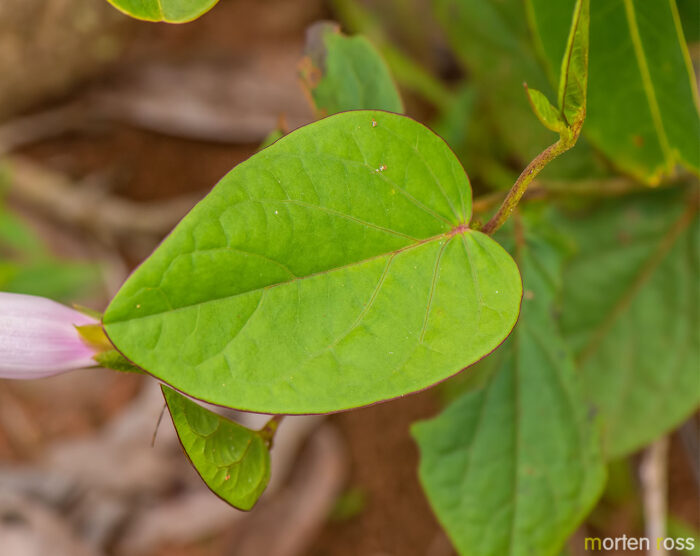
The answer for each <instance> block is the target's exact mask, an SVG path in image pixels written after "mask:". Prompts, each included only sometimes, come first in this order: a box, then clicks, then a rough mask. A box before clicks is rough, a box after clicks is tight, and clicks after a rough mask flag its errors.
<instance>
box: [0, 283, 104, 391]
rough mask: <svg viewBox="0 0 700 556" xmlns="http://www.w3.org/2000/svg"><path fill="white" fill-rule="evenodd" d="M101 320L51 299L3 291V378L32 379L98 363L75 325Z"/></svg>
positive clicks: (0, 312) (0, 303)
mask: <svg viewBox="0 0 700 556" xmlns="http://www.w3.org/2000/svg"><path fill="white" fill-rule="evenodd" d="M98 324H99V323H98V322H97V321H96V320H95V319H93V318H91V317H88V316H86V315H84V314H82V313H80V312H78V311H75V310H73V309H70V308H68V307H66V306H64V305H61V304H60V303H56V302H55V301H52V300H50V299H46V298H43V297H37V296H33V295H22V294H14V293H5V292H0V378H14V379H33V378H42V377H46V376H52V375H55V374H59V373H63V372H66V371H71V370H73V369H78V368H82V367H93V366H95V365H96V362H95V360H94V359H93V356H94V355H95V353H96V351H97V350H96V348H95V347H91V346H90V345H89V344H88V343H87V342H85V341H84V340H83V339H82V338H81V335H80V333H79V332H78V330H77V329H76V326H85V325H98Z"/></svg>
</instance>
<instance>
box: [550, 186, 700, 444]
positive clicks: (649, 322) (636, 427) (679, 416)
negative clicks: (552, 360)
mask: <svg viewBox="0 0 700 556" xmlns="http://www.w3.org/2000/svg"><path fill="white" fill-rule="evenodd" d="M682 198H683V197H682V192H679V191H664V192H658V193H654V194H648V195H643V196H639V197H637V198H633V200H630V199H625V200H621V201H618V202H609V203H605V204H604V205H603V206H602V207H601V208H599V209H597V210H596V211H594V212H591V213H590V214H589V213H585V214H582V215H580V218H576V219H573V220H572V219H571V218H570V217H569V218H567V219H565V220H562V222H561V223H560V228H561V229H562V232H563V233H568V234H570V235H571V237H572V238H573V240H574V241H575V242H576V245H577V247H578V253H577V255H576V256H575V257H574V259H573V260H572V261H571V263H570V264H569V265H568V267H567V271H566V274H565V278H566V281H565V284H566V285H565V288H564V295H563V315H562V328H563V331H564V333H565V334H566V336H567V338H568V339H569V341H570V344H571V346H572V347H573V349H574V350H575V353H576V354H577V357H578V360H579V364H580V367H581V373H582V377H583V379H584V382H585V386H586V390H587V393H588V395H589V397H590V398H591V400H592V402H593V403H594V404H595V405H596V406H597V408H598V410H599V411H600V412H601V413H602V415H603V421H604V423H605V437H606V447H607V455H608V456H609V457H611V458H614V457H621V456H624V455H626V454H629V453H631V452H633V451H634V450H636V449H638V448H640V447H642V446H643V445H645V444H647V443H648V442H650V441H652V440H653V439H655V438H657V437H658V436H660V435H662V434H663V433H665V432H667V431H669V430H671V429H673V428H674V427H676V426H677V425H679V424H680V423H681V422H682V421H683V420H684V419H686V418H687V417H688V415H689V414H691V413H692V411H693V410H694V409H696V408H697V407H698V404H700V379H699V378H698V368H700V338H699V337H698V334H697V331H698V328H699V326H700V315H699V311H698V307H699V306H700V292H699V291H698V267H699V263H698V259H699V257H700V229H699V223H698V218H697V214H696V213H695V214H694V213H693V210H692V204H691V205H690V206H685V204H684V203H683V202H682ZM690 203H695V201H690Z"/></svg>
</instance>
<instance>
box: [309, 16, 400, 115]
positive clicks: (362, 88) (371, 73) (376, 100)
mask: <svg viewBox="0 0 700 556" xmlns="http://www.w3.org/2000/svg"><path fill="white" fill-rule="evenodd" d="M307 37H308V38H307V44H306V55H307V57H306V58H305V60H304V63H303V64H302V66H301V75H302V79H303V81H304V83H305V86H306V87H307V90H308V92H309V94H310V95H311V98H312V100H313V104H314V106H315V107H316V111H317V112H318V114H319V115H321V116H328V115H330V114H336V113H337V112H342V111H344V110H357V109H376V110H388V111H389V112H399V113H400V112H403V103H402V102H401V97H400V96H399V92H398V91H397V89H396V85H395V84H394V81H393V79H392V78H391V75H390V73H389V68H388V67H387V65H386V63H385V62H384V60H383V59H382V57H381V56H380V55H379V53H378V52H377V51H376V50H375V48H374V47H373V46H372V44H371V43H370V42H369V41H368V40H367V39H366V38H365V37H363V36H361V35H358V36H355V37H346V36H345V35H343V34H342V33H340V31H339V29H338V26H337V25H335V24H332V23H325V22H324V23H317V24H316V25H314V26H312V27H311V28H310V29H309V31H308V33H307Z"/></svg>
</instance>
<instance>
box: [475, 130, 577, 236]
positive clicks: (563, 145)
mask: <svg viewBox="0 0 700 556" xmlns="http://www.w3.org/2000/svg"><path fill="white" fill-rule="evenodd" d="M575 143H576V139H574V140H573V141H572V140H571V139H568V140H566V139H564V138H561V139H559V140H558V141H557V142H556V143H554V144H552V145H550V146H549V147H547V148H546V149H545V150H543V151H542V152H541V153H540V154H538V155H537V156H536V157H535V158H534V159H532V162H530V164H528V165H527V167H526V168H525V169H524V170H523V171H522V173H521V174H520V175H519V176H518V179H517V180H515V183H514V184H513V187H511V189H510V191H509V192H508V195H506V198H505V199H503V203H502V204H501V207H500V208H499V209H498V212H497V213H496V214H494V215H493V216H492V217H491V220H489V221H488V222H487V223H486V224H484V227H483V228H482V229H481V231H482V232H484V233H485V234H489V235H491V234H493V233H494V232H495V231H496V230H498V228H500V227H501V226H502V225H503V223H504V222H505V221H506V220H508V218H509V217H510V215H511V214H512V213H513V211H514V210H515V207H517V206H518V203H519V202H520V199H521V198H522V196H523V195H524V194H525V191H527V187H528V185H530V182H532V180H534V179H535V177H536V176H537V174H539V173H540V172H541V171H542V169H543V168H544V167H545V166H547V164H549V163H550V162H551V161H552V160H554V159H555V158H556V157H558V156H559V155H560V154H562V153H563V152H566V151H568V150H569V149H570V148H571V147H573V146H574V144H575Z"/></svg>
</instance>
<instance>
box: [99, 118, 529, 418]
mask: <svg viewBox="0 0 700 556" xmlns="http://www.w3.org/2000/svg"><path fill="white" fill-rule="evenodd" d="M470 218H471V189H470V185H469V180H468V178H467V176H466V175H465V173H464V170H463V169H462V167H461V165H460V164H459V161H458V160H457V158H456V157H455V156H454V154H453V153H452V151H450V149H449V148H448V147H447V145H446V144H445V143H444V142H443V141H442V140H441V139H440V138H439V137H437V136H436V135H435V134H434V133H432V132H431V131H430V130H428V129H427V128H426V127H424V126H422V125H421V124H419V123H417V122H415V121H413V120H411V119H410V118H406V117H404V116H399V115H397V114H391V113H388V112H380V111H356V112H344V113H341V114H337V115H335V116H331V117H329V118H326V119H324V120H321V121H319V122H316V123H314V124H311V125H308V126H306V127H304V128H301V129H299V130H297V131H294V132H292V133H291V134H289V135H287V136H286V137H284V138H282V139H280V140H279V141H277V142H276V143H275V144H274V145H272V146H270V147H268V148H267V149H264V150H263V151H261V152H259V153H257V154H256V155H254V156H253V157H251V158H250V159H249V160H248V161H246V162H244V163H242V164H240V165H239V166H237V167H236V168H235V169H234V170H233V171H232V172H230V173H229V174H228V175H227V176H226V177H225V178H224V179H223V180H222V181H221V182H220V183H219V184H218V185H217V186H216V187H215V188H214V189H213V190H212V192H211V193H210V194H209V195H208V197H207V198H206V199H205V200H203V201H202V202H201V203H199V204H198V205H197V206H196V207H195V208H194V209H193V210H192V212H190V214H189V215H187V216H186V217H185V218H184V219H183V220H182V222H180V224H179V225H178V226H177V227H176V228H175V230H174V231H173V232H172V233H171V235H170V236H169V237H168V238H167V239H166V240H165V241H164V242H163V243H162V244H161V246H160V247H159V248H158V249H157V250H156V251H155V252H154V253H153V254H152V255H151V257H150V258H149V259H148V260H146V261H145V262H144V263H143V264H142V265H141V267H140V268H138V269H137V270H136V271H135V272H134V274H133V275H132V276H131V277H130V278H129V280H128V281H127V282H126V284H125V285H124V286H123V287H122V289H121V290H120V291H119V293H118V294H117V295H116V297H115V298H114V299H113V301H112V303H111V304H110V306H109V307H108V309H107V311H106V313H105V316H104V320H103V322H104V325H105V329H106V331H107V333H108V335H109V337H110V339H111V340H112V342H113V343H114V345H115V346H116V347H117V349H119V350H120V351H121V352H122V353H123V354H124V355H125V356H126V357H127V358H128V359H129V360H131V361H133V362H134V363H135V364H137V365H138V366H140V367H141V368H143V369H146V370H147V371H148V372H150V373H152V374H154V375H155V376H157V377H158V378H160V379H161V380H163V381H164V382H166V383H168V384H172V385H173V386H174V387H176V388H177V389H178V390H181V391H183V392H186V393H188V394H190V395H192V396H194V397H196V398H200V399H203V400H206V401H209V402H212V403H216V404H220V405H225V406H229V407H235V408H237V409H243V410H250V411H257V412H262V413H285V414H292V413H325V412H331V411H339V410H343V409H349V408H353V407H358V406H362V405H366V404H370V403H374V402H378V401H382V400H386V399H390V398H394V397H397V396H402V395H404V394H408V393H410V392H414V391H417V390H420V389H423V388H426V387H428V386H430V385H432V384H434V383H435V382H438V381H440V380H443V379H445V378H447V377H448V376H450V375H452V374H454V373H456V372H458V371H459V370H461V369H462V368H464V367H466V366H468V365H471V364H472V363H474V362H475V361H477V360H479V359H480V358H481V357H483V356H484V355H486V354H487V353H489V352H490V351H492V350H493V349H494V348H496V347H497V346H498V345H499V344H500V343H501V342H502V341H503V340H504V339H505V338H506V336H507V335H508V334H509V332H510V330H511V329H512V327H513V325H514V324H515V321H516V319H517V315H518V311H519V307H520V298H521V293H522V286H521V282H520V275H519V273H518V269H517V267H516V265H515V263H514V262H513V260H512V259H511V258H510V256H509V255H508V254H507V253H506V252H505V251H504V250H503V249H502V248H501V247H500V246H499V245H498V244H497V243H496V242H495V241H493V240H492V239H491V238H489V237H488V236H486V235H485V234H482V233H480V232H477V231H475V230H471V229H469V228H468V223H469V220H470Z"/></svg>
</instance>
